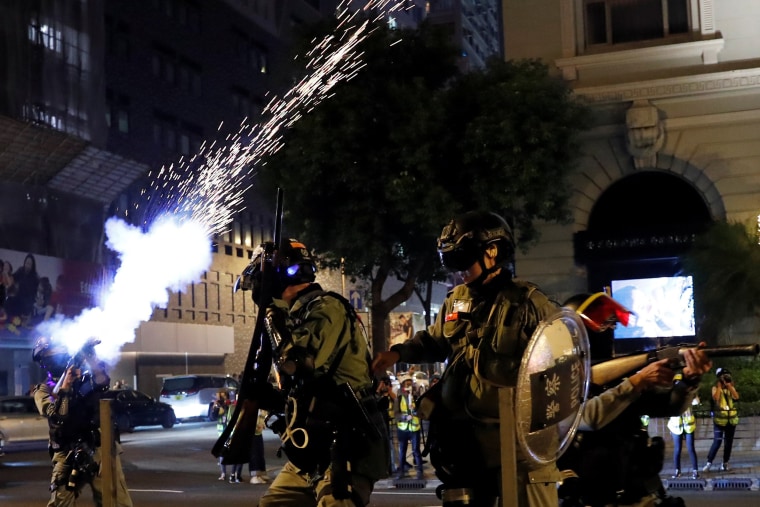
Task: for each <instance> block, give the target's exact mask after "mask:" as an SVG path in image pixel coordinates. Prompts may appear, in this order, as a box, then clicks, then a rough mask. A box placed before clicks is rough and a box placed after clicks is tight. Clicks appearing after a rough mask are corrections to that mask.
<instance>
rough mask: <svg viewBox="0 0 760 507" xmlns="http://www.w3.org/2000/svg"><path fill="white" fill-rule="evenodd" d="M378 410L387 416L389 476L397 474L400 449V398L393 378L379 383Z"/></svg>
mask: <svg viewBox="0 0 760 507" xmlns="http://www.w3.org/2000/svg"><path fill="white" fill-rule="evenodd" d="M377 397H378V398H377V403H378V408H379V409H380V411H381V412H383V413H384V414H385V416H386V417H385V431H386V434H387V435H388V454H389V455H390V460H389V462H388V475H393V474H396V473H397V468H396V463H397V461H398V449H397V447H396V438H395V436H396V399H397V398H398V396H397V395H396V392H395V391H394V390H393V385H392V383H391V378H390V377H389V376H387V375H386V376H384V377H382V378H381V379H380V380H379V381H378V383H377Z"/></svg>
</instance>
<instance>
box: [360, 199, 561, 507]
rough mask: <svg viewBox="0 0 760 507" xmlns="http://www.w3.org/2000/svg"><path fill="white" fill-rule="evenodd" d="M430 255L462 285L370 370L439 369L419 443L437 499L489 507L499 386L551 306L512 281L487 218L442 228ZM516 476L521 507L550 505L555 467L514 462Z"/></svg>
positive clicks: (504, 232) (504, 251) (509, 238)
mask: <svg viewBox="0 0 760 507" xmlns="http://www.w3.org/2000/svg"><path fill="white" fill-rule="evenodd" d="M438 252H439V254H440V256H441V261H442V262H443V265H444V266H445V267H446V268H447V269H448V270H449V271H451V272H454V273H459V274H460V275H461V277H462V278H463V280H464V283H463V284H461V285H458V286H456V287H454V289H452V290H451V291H450V292H449V293H448V294H447V296H446V299H445V300H444V302H443V305H442V307H441V311H440V312H439V313H438V317H437V318H436V321H435V323H434V324H433V325H432V326H431V327H430V328H429V329H428V330H424V331H419V332H417V333H416V334H415V335H414V336H413V337H412V338H411V339H410V340H407V341H406V342H404V343H402V344H397V345H394V346H393V347H391V350H389V351H385V352H380V353H379V354H378V355H377V356H376V357H375V360H374V362H373V368H374V370H375V371H385V370H386V369H388V368H389V367H390V366H392V365H393V364H394V363H396V362H398V361H403V362H405V363H412V364H416V363H433V362H443V361H446V360H448V366H447V368H446V370H445V371H444V373H443V375H442V378H441V380H440V382H439V383H438V385H440V390H441V391H440V392H441V400H440V403H439V404H438V405H437V406H436V409H435V412H434V413H433V415H432V416H431V418H430V427H429V433H428V441H427V448H429V450H430V461H431V464H432V465H433V467H434V468H435V470H436V475H437V476H438V477H439V479H441V481H442V488H441V490H440V491H439V494H440V496H441V498H442V500H443V503H444V505H478V506H491V505H493V504H494V503H495V501H496V498H497V497H498V496H499V495H500V493H501V487H500V482H501V456H500V438H499V419H498V418H499V412H498V386H514V385H515V383H516V379H517V373H518V369H519V365H520V361H521V358H522V354H523V351H524V350H525V347H526V346H527V344H528V341H529V339H530V337H531V336H532V335H533V332H534V331H535V330H536V328H537V326H538V324H539V322H540V321H541V320H543V319H545V318H547V317H549V316H551V315H553V314H555V313H556V312H557V311H558V309H559V305H558V304H557V303H555V302H553V301H551V300H550V299H549V298H548V297H547V296H545V295H544V294H543V293H542V292H541V291H540V290H539V289H538V287H537V286H536V285H534V284H531V283H529V282H524V281H520V280H517V279H514V278H513V264H514V253H515V244H514V238H513V234H512V230H511V228H510V227H509V225H508V224H507V223H506V221H505V220H504V218H502V217H501V216H499V215H497V214H496V213H491V212H484V211H471V212H468V213H465V214H462V215H460V216H457V217H456V218H454V219H453V220H451V221H450V222H449V223H448V224H447V225H446V226H445V227H444V228H443V231H442V233H441V235H440V237H439V239H438ZM429 392H430V391H429ZM517 472H518V477H517V482H518V489H519V490H518V491H517V492H516V493H517V497H518V501H519V506H520V507H523V506H531V507H537V506H556V505H557V503H558V500H557V489H556V482H555V481H556V480H557V479H558V473H557V469H556V467H555V466H554V465H549V466H543V467H538V466H536V467H534V466H532V465H530V464H528V463H527V461H525V460H519V462H518V463H517ZM512 493H513V492H510V494H512Z"/></svg>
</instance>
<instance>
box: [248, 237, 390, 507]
mask: <svg viewBox="0 0 760 507" xmlns="http://www.w3.org/2000/svg"><path fill="white" fill-rule="evenodd" d="M265 250H266V249H265ZM272 264H273V265H272V266H271V269H272V270H273V271H274V276H273V278H274V284H273V285H274V287H272V296H273V300H272V301H271V303H270V302H267V301H264V302H263V305H264V308H263V309H261V310H260V311H265V312H266V326H265V327H266V328H267V331H268V332H269V334H270V337H271V339H272V340H273V341H274V342H276V343H279V345H278V346H277V348H276V350H275V358H274V362H275V365H276V366H277V368H278V370H279V373H280V379H281V384H280V385H281V387H282V390H283V391H284V393H283V394H285V395H286V396H287V400H288V401H287V405H286V408H282V407H264V408H267V409H269V411H270V413H271V412H273V411H275V410H276V411H277V412H275V415H276V416H277V417H278V424H273V425H272V429H274V430H275V431H276V432H277V433H278V434H279V435H280V438H281V440H282V448H283V450H284V452H285V454H286V455H287V457H288V462H287V463H286V464H285V465H284V466H283V468H282V470H281V471H280V473H279V474H278V475H277V476H276V477H275V478H274V480H273V481H272V483H271V484H270V486H269V488H268V489H267V491H266V493H265V494H264V495H263V496H262V497H261V499H260V501H259V507H271V506H274V505H276V506H278V507H283V506H293V507H309V506H312V507H316V506H317V505H319V506H320V507H333V506H345V507H349V506H350V507H355V506H365V505H368V504H369V501H370V495H371V493H372V490H373V487H374V484H375V482H376V481H377V480H378V479H380V478H381V477H385V476H386V474H387V467H388V448H387V435H386V434H385V423H384V420H383V418H384V414H383V413H381V411H380V409H379V407H378V404H377V398H376V396H375V386H374V385H373V378H372V376H371V375H370V362H371V357H370V354H369V344H368V342H367V338H366V335H365V333H364V329H363V326H362V324H361V322H360V321H359V319H358V316H357V315H356V312H355V311H354V309H353V308H352V306H351V304H350V303H349V302H348V301H347V300H346V299H345V298H343V297H342V296H341V295H339V294H337V293H334V292H327V291H325V290H323V289H322V287H321V286H320V285H319V284H318V283H315V279H316V272H317V266H316V261H315V259H314V257H312V255H311V253H310V252H309V250H308V249H307V248H306V246H305V245H304V244H303V243H301V242H299V241H298V240H295V239H291V240H287V241H283V242H282V244H281V245H280V248H279V249H278V250H277V252H276V253H275V255H274V259H273V261H272ZM266 267H267V268H268V267H269V266H266ZM244 276H249V277H250V279H251V282H252V283H251V285H252V289H253V290H252V293H253V294H252V295H253V300H254V302H256V303H259V301H260V297H261V294H262V292H263V293H264V294H266V293H267V292H266V291H264V290H262V283H263V281H262V280H266V279H267V278H266V277H264V276H262V269H261V256H255V258H254V261H253V262H252V264H251V266H249V267H248V268H247V269H246V271H245V272H244Z"/></svg>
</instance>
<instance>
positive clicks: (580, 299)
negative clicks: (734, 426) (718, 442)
mask: <svg viewBox="0 0 760 507" xmlns="http://www.w3.org/2000/svg"><path fill="white" fill-rule="evenodd" d="M564 306H565V307H567V308H570V309H573V310H575V311H577V312H578V313H579V314H580V315H581V317H582V320H583V322H584V323H585V324H586V328H587V330H588V333H589V340H590V341H591V343H596V344H597V345H600V346H601V347H600V348H602V349H604V348H605V347H604V346H603V341H604V340H612V335H611V333H612V329H613V328H614V327H615V325H616V323H617V321H618V319H617V318H616V315H621V314H623V313H629V311H628V310H627V309H626V308H624V307H622V305H620V304H619V303H618V302H616V301H615V300H613V299H612V298H609V297H608V296H607V295H606V294H603V293H598V294H593V295H592V294H578V295H576V296H573V297H572V298H570V299H569V300H568V301H566V302H565V304H564ZM598 317H601V318H600V319H599V318H598ZM626 320H627V319H626ZM624 325H625V324H624ZM591 352H592V357H593V356H594V350H593V348H592V351H591ZM607 359H609V358H607ZM683 359H684V362H685V365H684V367H683V372H682V374H681V376H680V378H679V379H675V374H676V370H675V369H674V368H673V366H672V365H671V364H669V360H668V359H663V360H660V361H656V362H652V363H649V364H648V365H646V366H645V367H643V368H642V369H641V370H639V371H638V372H634V373H633V374H629V373H630V372H622V374H621V377H620V378H619V379H617V380H616V381H615V382H613V383H612V385H609V386H600V385H595V384H592V385H591V387H590V389H589V391H590V392H589V399H588V401H587V402H586V404H585V406H584V411H583V418H582V424H581V426H580V430H581V431H579V432H578V433H577V434H576V437H575V440H574V441H573V443H572V445H571V446H570V447H569V448H568V450H567V452H565V454H564V455H562V457H561V458H560V459H559V461H558V466H559V467H560V468H561V469H563V470H572V471H573V472H574V475H575V477H573V478H571V479H567V480H565V481H564V482H563V483H562V486H561V487H560V488H559V496H560V499H561V505H562V506H563V507H579V506H592V507H606V506H608V505H618V506H621V507H622V506H627V505H631V506H632V505H636V506H640V507H644V506H654V505H661V506H665V505H673V506H678V505H682V500H681V499H680V498H678V497H671V496H668V495H667V494H666V492H665V489H664V487H663V485H662V482H661V480H660V476H659V473H660V471H661V470H662V466H663V460H664V450H665V444H664V442H663V440H662V438H661V437H650V436H649V433H648V431H647V427H646V425H644V424H643V423H642V417H645V416H646V417H649V416H651V417H666V416H672V415H677V414H680V413H682V412H683V411H684V410H685V408H686V407H688V406H689V405H690V404H691V401H692V400H693V398H694V396H696V392H697V386H698V385H699V381H700V379H701V376H702V374H704V373H706V372H707V371H708V370H709V369H710V368H711V366H712V363H711V361H710V360H709V358H708V357H707V356H706V355H705V354H704V353H703V352H701V351H699V350H696V349H687V350H685V351H684V353H683ZM626 374H628V375H627V376H625V375H626Z"/></svg>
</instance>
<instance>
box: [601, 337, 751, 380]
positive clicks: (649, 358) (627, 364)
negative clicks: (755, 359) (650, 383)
mask: <svg viewBox="0 0 760 507" xmlns="http://www.w3.org/2000/svg"><path fill="white" fill-rule="evenodd" d="M689 348H691V349H695V348H698V347H696V346H694V345H669V346H667V347H661V348H658V349H655V350H651V351H648V352H640V353H633V354H629V355H625V356H620V357H616V358H614V359H610V360H608V361H604V362H601V363H597V364H595V365H593V366H592V367H591V382H593V383H594V384H596V385H600V386H603V385H606V384H609V383H610V382H613V381H615V380H618V379H621V378H623V377H625V376H627V375H629V374H631V373H633V372H635V371H637V370H640V369H641V368H643V367H644V366H646V365H647V364H649V363H652V362H655V361H660V360H661V359H670V360H671V361H672V363H673V367H674V368H681V367H683V366H684V363H683V352H684V350H686V349H689ZM700 349H701V350H702V352H704V353H705V354H707V356H708V357H710V358H713V357H733V356H756V355H758V353H760V344H757V343H748V344H745V345H724V346H717V347H701V348H700Z"/></svg>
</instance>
